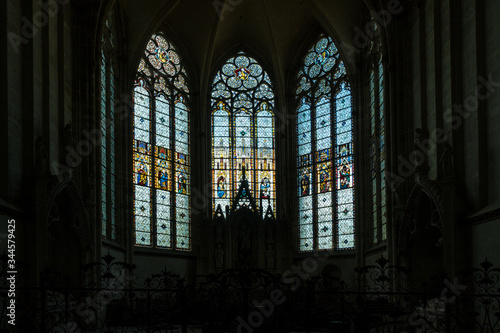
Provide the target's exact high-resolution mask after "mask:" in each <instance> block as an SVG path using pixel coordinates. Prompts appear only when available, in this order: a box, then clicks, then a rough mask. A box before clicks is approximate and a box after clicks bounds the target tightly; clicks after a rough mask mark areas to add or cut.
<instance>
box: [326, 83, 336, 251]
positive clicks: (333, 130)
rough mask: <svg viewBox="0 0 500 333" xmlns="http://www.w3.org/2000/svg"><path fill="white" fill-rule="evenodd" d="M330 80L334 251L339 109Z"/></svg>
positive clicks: (333, 243)
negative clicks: (337, 115)
mask: <svg viewBox="0 0 500 333" xmlns="http://www.w3.org/2000/svg"><path fill="white" fill-rule="evenodd" d="M328 77H329V79H330V98H329V100H330V101H329V103H330V124H331V126H330V138H331V149H332V154H331V156H332V157H331V158H332V169H331V173H330V174H331V183H330V186H331V187H330V188H331V192H332V193H331V195H332V206H331V208H332V209H333V212H332V216H333V221H332V246H333V249H337V248H338V244H337V243H338V242H337V239H338V236H337V234H338V216H337V209H336V207H337V172H336V170H337V167H336V164H337V158H336V157H335V152H336V148H337V135H336V127H337V117H336V114H337V108H336V103H334V96H335V95H334V94H335V91H334V90H333V89H334V86H335V84H334V83H335V81H334V80H332V79H331V75H329V76H328Z"/></svg>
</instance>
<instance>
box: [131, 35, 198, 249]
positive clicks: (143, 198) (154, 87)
mask: <svg viewBox="0 0 500 333" xmlns="http://www.w3.org/2000/svg"><path fill="white" fill-rule="evenodd" d="M144 52H145V59H147V61H146V60H145V59H141V61H140V64H139V68H138V72H137V79H136V82H135V87H134V139H135V140H134V161H133V163H134V164H133V165H134V180H133V182H134V184H136V185H135V189H136V190H135V192H136V196H135V197H134V198H135V207H136V209H135V210H134V215H135V235H136V237H135V241H136V245H141V246H151V247H158V248H168V249H176V250H183V251H186V250H190V249H191V241H190V239H191V233H190V230H191V229H190V223H191V210H190V205H189V200H190V175H191V169H190V156H189V154H190V149H189V136H190V127H189V107H188V104H189V95H188V93H189V88H188V86H187V74H186V71H185V69H184V67H183V65H182V63H181V60H180V57H179V55H178V53H177V51H176V49H175V47H174V46H173V45H172V44H171V43H170V42H169V41H168V40H167V39H166V38H165V37H164V36H163V35H162V34H154V35H153V36H152V37H151V39H150V41H149V42H148V44H147V46H146V50H145V51H144ZM144 75H146V76H147V77H148V78H146V79H144ZM146 191H147V193H146ZM138 193H139V194H140V196H138ZM146 205H149V206H150V208H144V207H145V206H146ZM138 206H140V207H139V210H137V207H138ZM141 207H142V208H141ZM152 207H154V208H155V210H154V211H155V212H156V215H154V216H152V215H151V213H150V211H151V210H152ZM141 209H143V210H144V211H143V210H141ZM179 217H181V218H179ZM181 230H182V232H181ZM174 235H176V237H174ZM174 238H175V239H174Z"/></svg>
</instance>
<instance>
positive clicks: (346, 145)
mask: <svg viewBox="0 0 500 333" xmlns="http://www.w3.org/2000/svg"><path fill="white" fill-rule="evenodd" d="M297 82H298V83H297V88H296V90H295V91H296V93H297V95H296V98H297V105H298V107H297V177H298V203H299V207H298V220H299V235H298V238H299V242H298V248H299V251H301V252H304V251H314V250H328V249H335V250H340V249H353V248H354V245H355V243H354V214H353V213H354V196H353V185H354V182H353V180H354V172H353V165H354V163H353V158H352V156H353V149H352V140H353V137H352V108H351V88H350V85H349V82H348V79H347V73H346V70H345V66H344V64H343V62H342V60H341V59H340V55H339V52H338V50H337V47H336V46H335V44H334V43H333V40H332V39H331V38H330V37H327V36H325V35H321V36H320V38H319V40H318V41H317V42H316V43H315V44H314V45H313V46H312V47H311V48H310V49H309V51H308V52H307V54H306V56H305V58H304V61H303V66H302V68H301V69H300V70H299V73H298V77H297ZM339 207H342V210H341V211H339V210H338V208H339Z"/></svg>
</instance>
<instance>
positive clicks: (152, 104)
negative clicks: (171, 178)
mask: <svg viewBox="0 0 500 333" xmlns="http://www.w3.org/2000/svg"><path fill="white" fill-rule="evenodd" d="M154 83H155V79H153V80H152V84H151V88H150V89H149V94H150V96H151V97H150V103H149V105H150V119H151V120H150V121H151V123H150V124H151V125H150V126H151V135H150V138H151V150H150V153H151V181H150V186H151V190H150V192H149V193H150V196H151V199H150V202H152V203H153V204H152V205H151V219H150V224H151V225H150V230H151V245H152V247H153V248H156V246H157V242H156V239H157V236H156V223H157V221H156V181H155V177H156V154H155V150H156V97H155V90H154Z"/></svg>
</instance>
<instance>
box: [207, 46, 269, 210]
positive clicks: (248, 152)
mask: <svg viewBox="0 0 500 333" xmlns="http://www.w3.org/2000/svg"><path fill="white" fill-rule="evenodd" d="M274 106H275V104H274V93H273V88H272V84H271V80H270V78H269V75H268V74H267V73H266V71H264V70H263V68H262V66H261V65H260V64H259V63H258V62H257V61H256V60H255V59H253V58H251V57H249V56H248V55H246V54H245V53H244V52H239V53H238V54H237V55H236V56H235V57H232V58H230V59H228V60H227V61H226V62H225V63H224V65H223V66H222V68H221V69H220V70H219V71H218V72H217V74H216V75H215V78H214V80H213V85H212V99H211V107H212V186H213V191H212V198H213V201H212V207H213V213H214V214H216V212H217V211H218V209H219V213H218V214H222V215H224V216H225V215H226V212H227V211H229V210H231V209H236V208H238V207H232V206H231V205H232V204H233V199H234V198H235V196H236V195H237V194H238V189H239V185H240V183H241V180H242V176H243V169H245V173H246V179H247V180H248V184H249V190H250V192H251V193H250V194H251V196H252V197H253V198H254V199H255V204H256V206H257V207H256V208H257V209H258V210H259V214H260V216H261V217H265V216H266V213H270V212H271V213H272V214H273V215H274V214H275V209H276V188H275V154H274V149H275V138H274V128H275V126H274V121H275V119H274V112H273V109H274ZM219 207H220V208H219ZM226 207H227V208H226ZM226 217H227V216H226Z"/></svg>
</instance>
